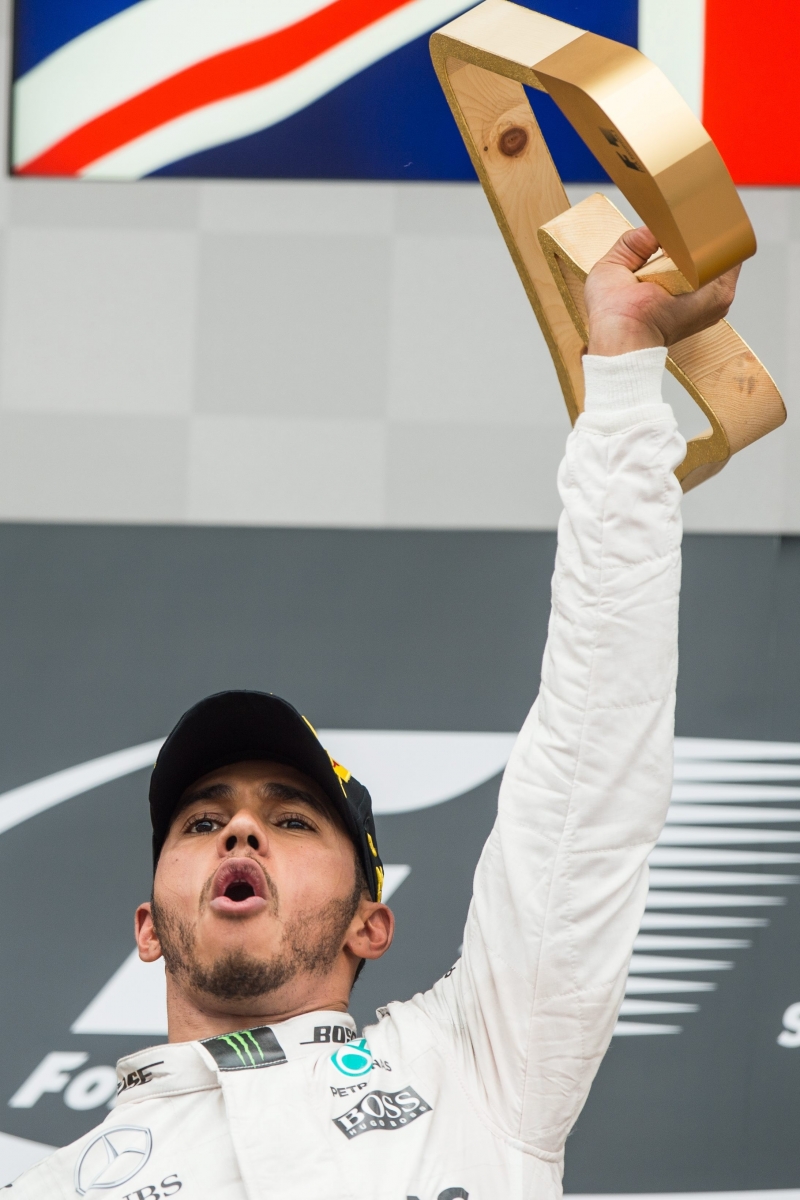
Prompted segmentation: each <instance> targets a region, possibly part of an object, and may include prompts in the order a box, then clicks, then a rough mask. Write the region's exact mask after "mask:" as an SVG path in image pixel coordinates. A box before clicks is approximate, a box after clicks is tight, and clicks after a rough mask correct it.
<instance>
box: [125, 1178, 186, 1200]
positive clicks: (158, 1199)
mask: <svg viewBox="0 0 800 1200" xmlns="http://www.w3.org/2000/svg"><path fill="white" fill-rule="evenodd" d="M182 1187H183V1184H182V1183H181V1181H180V1179H178V1176H177V1175H168V1176H167V1177H166V1179H162V1180H161V1183H160V1184H159V1185H158V1187H156V1185H155V1184H153V1183H146V1184H145V1185H144V1187H140V1188H137V1189H136V1191H135V1192H129V1193H128V1195H127V1196H123V1197H122V1200H165V1198H168V1197H169V1196H174V1195H175V1193H176V1192H179V1191H180V1190H181V1188H182ZM159 1188H160V1189H161V1190H160V1191H159V1190H158V1189H159Z"/></svg>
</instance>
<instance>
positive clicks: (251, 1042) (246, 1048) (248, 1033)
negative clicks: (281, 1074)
mask: <svg viewBox="0 0 800 1200" xmlns="http://www.w3.org/2000/svg"><path fill="white" fill-rule="evenodd" d="M203 1045H204V1046H205V1047H206V1049H207V1050H208V1051H209V1052H210V1053H211V1054H213V1056H214V1058H215V1059H216V1061H217V1066H218V1067H219V1069H220V1071H244V1070H252V1069H253V1067H272V1066H275V1065H276V1064H277V1063H284V1062H286V1055H285V1054H284V1053H283V1048H282V1047H281V1045H280V1043H279V1042H278V1039H277V1038H276V1037H275V1034H274V1033H273V1032H272V1030H271V1029H270V1027H269V1025H261V1026H259V1028H257V1029H242V1030H241V1031H240V1032H238V1033H223V1034H220V1035H219V1036H218V1037H213V1038H204V1039H203Z"/></svg>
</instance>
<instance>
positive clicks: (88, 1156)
mask: <svg viewBox="0 0 800 1200" xmlns="http://www.w3.org/2000/svg"><path fill="white" fill-rule="evenodd" d="M152 1149H153V1135H152V1134H151V1132H150V1130H149V1129H145V1128H143V1127H142V1126H141V1125H115V1126H113V1127H112V1128H110V1129H104V1130H103V1132H102V1133H99V1134H98V1135H97V1137H96V1138H93V1139H92V1141H91V1142H89V1145H88V1146H87V1147H86V1149H85V1150H84V1152H83V1154H82V1155H81V1156H80V1158H79V1159H78V1163H77V1165H76V1167H75V1191H76V1192H77V1193H78V1195H79V1196H85V1195H86V1193H87V1192H89V1191H93V1190H94V1189H95V1188H100V1189H103V1190H105V1191H108V1190H109V1189H110V1188H116V1187H120V1186H121V1185H122V1184H123V1183H127V1182H128V1180H129V1179H133V1177H134V1175H136V1174H138V1172H139V1171H141V1169H142V1167H143V1166H144V1165H145V1163H146V1162H147V1160H148V1159H149V1157H150V1153H151V1151H152Z"/></svg>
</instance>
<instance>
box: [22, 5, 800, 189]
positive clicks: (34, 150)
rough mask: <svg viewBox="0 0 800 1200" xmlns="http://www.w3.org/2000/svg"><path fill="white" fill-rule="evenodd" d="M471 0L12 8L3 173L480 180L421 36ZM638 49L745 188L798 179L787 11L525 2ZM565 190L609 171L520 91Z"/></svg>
mask: <svg viewBox="0 0 800 1200" xmlns="http://www.w3.org/2000/svg"><path fill="white" fill-rule="evenodd" d="M468 7H470V3H469V0H466V2H465V0H332V2H330V0H70V3H64V0H17V3H16V21H15V35H14V50H15V55H14V61H15V71H14V75H15V81H14V92H13V120H12V154H11V157H12V164H11V165H12V171H13V172H14V173H15V174H18V175H62V176H63V175H67V176H81V177H84V178H93V179H138V178H141V177H143V176H147V175H173V176H175V175H178V176H180V175H182V176H194V177H202V176H205V177H225V176H228V177H257V178H280V177H288V178H349V179H472V178H474V175H473V172H472V167H471V165H470V163H469V160H468V158H467V155H466V152H465V151H464V148H463V146H462V144H461V140H460V137H459V135H458V132H457V130H456V128H455V125H454V123H453V121H452V117H451V116H450V113H449V110H448V108H447V105H446V104H445V101H444V98H443V96H442V94H441V91H440V89H439V85H438V82H437V81H436V78H435V76H434V74H433V70H432V68H431V64H430V59H429V56H428V49H427V38H428V34H429V33H430V31H431V30H433V29H435V28H436V27H437V26H439V25H441V24H443V23H444V22H445V21H447V20H449V19H451V18H452V17H454V16H456V15H457V14H458V13H459V12H462V11H463V10H464V9H465V8H468ZM528 7H531V8H536V9H537V10H538V11H541V12H546V13H547V14H548V15H550V16H553V17H556V18H558V19H560V20H564V21H568V22H570V23H571V24H574V25H578V26H580V27H582V28H585V29H591V30H593V31H594V32H596V33H601V34H604V35H605V36H607V37H612V38H615V39H616V40H618V41H625V42H628V43H629V44H632V45H636V44H639V45H640V47H641V49H642V50H643V51H644V52H645V53H646V54H648V56H649V57H651V58H654V59H655V61H657V62H659V65H661V66H662V67H663V69H664V70H665V71H666V72H667V74H668V75H670V77H671V78H672V79H673V82H675V83H676V85H677V86H678V87H679V88H680V90H681V91H682V92H683V94H684V95H685V96H686V98H687V99H688V100H689V102H690V103H691V104H692V105H693V107H694V108H695V110H696V111H697V112H698V115H700V116H702V117H703V119H704V120H705V123H706V126H707V128H708V129H709V132H710V133H711V135H712V137H714V139H715V141H716V142H717V144H718V146H719V147H720V150H721V151H722V153H723V156H724V157H725V159H726V161H727V162H728V164H729V166H730V167H731V169H732V172H733V175H734V178H735V179H736V180H737V182H740V183H759V184H770V183H783V184H796V183H800V139H798V138H797V136H796V127H797V122H798V117H800V101H798V97H797V89H796V88H795V87H794V85H793V83H792V80H793V68H794V64H795V62H796V61H797V56H798V51H800V5H798V3H797V0H764V2H763V3H762V4H761V5H753V4H752V3H751V0H604V2H603V3H602V4H597V3H596V0H538V2H536V0H532V2H529V3H528ZM532 99H533V103H534V107H535V109H536V111H537V115H538V117H539V119H540V121H541V122H542V124H543V127H544V130H545V134H546V136H547V138H548V142H549V144H550V145H551V147H552V149H553V151H554V154H555V158H556V163H557V165H558V166H559V168H560V170H561V172H562V175H563V176H564V178H565V179H567V180H598V179H602V178H603V177H604V176H603V173H602V171H601V170H600V168H599V167H598V165H597V163H596V162H595V161H594V159H593V158H592V156H591V155H590V154H589V152H588V151H587V150H586V149H585V147H584V146H583V145H582V143H581V142H580V141H579V139H578V138H577V136H576V135H575V134H574V133H573V132H572V130H571V129H570V128H569V126H568V125H567V124H566V122H565V121H564V119H563V118H562V117H561V116H560V114H559V113H558V112H557V110H556V109H555V107H554V106H553V105H552V103H551V102H550V101H549V99H548V98H547V97H544V96H541V95H539V94H536V95H534V96H533V97H532Z"/></svg>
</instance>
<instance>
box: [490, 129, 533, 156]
mask: <svg viewBox="0 0 800 1200" xmlns="http://www.w3.org/2000/svg"><path fill="white" fill-rule="evenodd" d="M497 144H498V146H499V147H500V153H501V154H505V155H506V157H507V158H516V156H517V155H518V154H521V153H522V151H523V150H524V149H525V147H526V146H527V144H528V131H527V129H523V128H522V126H521V125H511V126H509V128H508V129H504V130H503V132H502V133H501V134H500V137H499V139H498V142H497Z"/></svg>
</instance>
